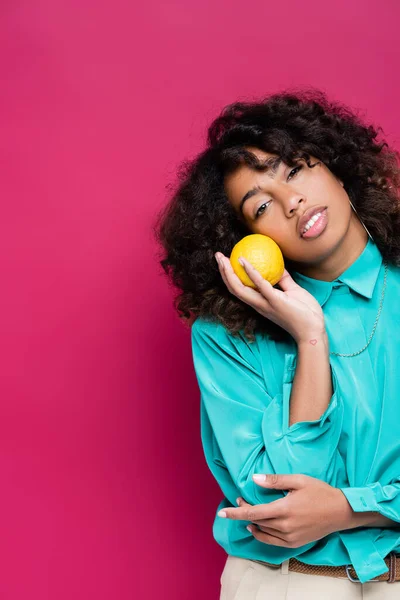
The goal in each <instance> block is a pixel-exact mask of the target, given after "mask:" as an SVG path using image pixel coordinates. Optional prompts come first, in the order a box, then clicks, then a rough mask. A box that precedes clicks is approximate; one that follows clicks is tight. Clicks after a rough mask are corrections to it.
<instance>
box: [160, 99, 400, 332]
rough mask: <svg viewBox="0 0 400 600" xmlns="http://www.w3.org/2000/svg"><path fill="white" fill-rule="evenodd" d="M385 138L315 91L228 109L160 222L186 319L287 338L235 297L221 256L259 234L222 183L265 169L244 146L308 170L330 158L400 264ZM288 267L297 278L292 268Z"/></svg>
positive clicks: (397, 178) (394, 189) (399, 230)
mask: <svg viewBox="0 0 400 600" xmlns="http://www.w3.org/2000/svg"><path fill="white" fill-rule="evenodd" d="M380 132H383V130H382V128H381V127H374V126H373V125H368V124H365V123H364V122H363V120H362V118H361V117H360V116H359V115H358V114H357V113H356V112H355V111H353V110H351V109H349V108H348V107H346V106H345V105H344V104H342V103H339V102H334V101H332V100H329V99H328V98H327V96H326V94H325V93H324V92H322V91H320V90H317V89H315V88H307V89H305V90H304V89H303V90H300V91H289V90H284V91H283V92H278V93H275V94H273V95H270V96H268V97H267V98H265V99H263V100H261V101H257V102H235V103H233V104H230V105H229V106H227V107H225V108H224V109H223V111H222V112H221V114H220V116H218V117H217V118H216V119H215V120H214V121H213V122H212V123H211V125H210V127H209V129H208V137H207V146H206V149H205V150H204V151H203V152H201V153H200V154H199V155H198V156H196V157H195V158H194V159H193V160H189V161H186V162H183V163H182V164H181V165H180V168H179V169H178V184H177V186H176V187H175V189H174V190H173V192H172V194H173V195H172V198H171V199H170V201H169V202H168V204H167V205H166V206H165V207H164V208H163V209H162V210H161V211H160V213H159V214H158V215H157V216H156V221H155V224H154V226H153V233H154V235H155V237H156V240H157V242H158V243H159V244H160V245H161V246H162V249H163V254H162V257H161V255H160V257H159V258H160V264H161V267H162V269H163V271H164V272H165V273H166V274H167V275H168V276H169V278H170V281H171V283H172V284H173V286H174V287H175V288H177V289H178V290H179V293H178V295H177V296H176V297H175V299H174V307H175V308H176V310H177V311H178V315H179V318H180V319H181V320H182V321H184V322H185V323H189V325H191V324H192V323H193V321H194V320H195V319H196V318H197V317H199V316H201V317H204V318H205V319H207V320H211V321H218V322H220V323H222V324H223V325H224V326H225V327H226V328H227V329H228V330H229V332H230V333H231V334H232V335H234V336H237V335H239V332H240V331H242V332H243V334H244V335H245V336H246V338H247V340H248V341H249V342H253V341H254V340H255V337H254V333H255V331H256V330H257V331H259V332H261V333H264V334H267V335H268V336H269V337H271V338H272V339H275V340H276V341H279V340H283V339H287V337H288V335H289V334H287V332H286V331H284V330H283V329H282V328H281V327H279V326H278V325H276V324H275V323H273V322H272V321H270V320H268V319H266V318H265V317H263V316H262V315H261V314H260V313H258V312H257V311H256V310H255V309H253V308H252V307H251V306H249V305H248V304H246V303H244V302H243V301H241V300H239V299H238V298H237V297H236V296H234V295H233V294H231V293H230V292H229V290H228V289H227V287H226V285H225V284H224V282H223V280H222V278H221V275H220V272H219V269H218V265H217V262H216V260H215V257H214V254H215V252H217V251H220V252H222V253H223V254H225V256H229V255H230V253H231V251H232V248H233V247H234V245H235V244H236V243H237V242H238V241H239V240H240V239H241V238H243V237H244V236H246V235H249V234H250V233H252V232H251V231H250V230H249V229H248V228H247V227H246V225H245V224H244V223H243V222H242V221H241V220H240V219H239V216H238V215H237V214H236V213H235V211H234V209H233V207H232V205H231V204H230V203H229V201H228V198H227V196H226V193H225V190H224V183H223V182H224V177H225V175H226V174H227V173H230V172H233V171H234V170H235V169H236V168H237V167H238V166H239V165H240V164H243V163H244V162H245V163H247V164H251V165H252V167H253V168H255V169H257V168H258V167H257V164H256V162H257V161H256V160H255V157H254V155H253V154H251V153H249V152H246V150H245V147H250V146H251V147H256V148H259V149H260V150H264V151H266V152H268V153H272V154H277V155H278V156H279V157H281V159H282V160H283V161H284V162H285V163H286V164H287V165H288V166H295V164H296V162H295V161H296V159H298V158H299V157H300V158H303V159H305V160H306V162H307V164H308V166H310V163H309V161H310V155H312V156H314V157H316V158H318V159H320V160H321V161H322V162H324V163H325V165H326V166H327V167H328V168H329V169H330V170H331V171H332V173H333V174H334V175H336V176H337V177H338V178H340V179H341V180H342V181H343V184H344V188H345V190H346V192H347V194H348V195H349V197H350V199H351V201H352V203H353V205H354V206H355V208H356V210H357V213H358V214H359V217H360V218H361V219H362V220H363V222H364V223H365V225H366V227H367V228H368V230H369V231H370V233H371V235H372V236H373V238H374V241H375V243H376V244H377V246H378V248H379V250H380V251H381V253H382V256H383V258H384V259H386V260H387V261H388V262H391V263H394V264H399V263H400V203H399V195H398V193H399V184H400V168H399V161H398V158H399V153H398V152H397V151H396V150H394V149H393V148H390V147H389V144H388V143H387V142H386V141H384V140H382V141H381V142H378V140H377V137H378V134H379V133H380ZM252 157H253V158H252ZM285 262H286V261H285ZM286 268H287V269H288V271H289V272H290V265H289V264H286Z"/></svg>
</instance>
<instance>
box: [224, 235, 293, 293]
mask: <svg viewBox="0 0 400 600" xmlns="http://www.w3.org/2000/svg"><path fill="white" fill-rule="evenodd" d="M240 256H243V257H244V258H246V259H247V260H248V261H249V262H250V263H251V264H252V265H253V267H254V268H255V269H257V271H259V272H260V273H261V275H262V276H263V277H264V279H266V280H267V281H269V282H270V284H271V285H275V284H276V283H278V281H279V280H280V278H281V277H282V275H283V272H284V269H285V264H284V261H283V255H282V252H281V249H280V248H279V246H278V244H277V243H276V242H274V240H273V239H272V238H270V237H268V236H267V235H262V234H260V233H253V234H251V235H246V236H245V237H244V238H242V239H241V240H240V241H239V242H238V243H237V244H235V246H234V247H233V250H232V252H231V255H230V261H231V265H232V268H233V270H234V272H235V273H236V275H237V276H238V277H239V279H240V281H241V282H242V283H243V284H244V285H248V286H249V287H252V288H254V289H256V286H255V285H254V283H253V281H252V280H251V279H250V278H249V276H248V275H247V273H246V271H245V269H244V267H242V265H241V264H240V262H239V260H238V259H239V258H240Z"/></svg>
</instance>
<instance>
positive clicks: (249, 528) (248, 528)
mask: <svg viewBox="0 0 400 600" xmlns="http://www.w3.org/2000/svg"><path fill="white" fill-rule="evenodd" d="M246 529H247V530H248V531H250V533H253V530H252V529H251V527H250V525H247V527H246Z"/></svg>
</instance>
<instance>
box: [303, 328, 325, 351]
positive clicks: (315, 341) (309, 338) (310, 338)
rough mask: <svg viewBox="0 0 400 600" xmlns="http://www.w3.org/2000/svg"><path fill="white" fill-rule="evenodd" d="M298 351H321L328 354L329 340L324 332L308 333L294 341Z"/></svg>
mask: <svg viewBox="0 0 400 600" xmlns="http://www.w3.org/2000/svg"><path fill="white" fill-rule="evenodd" d="M296 343H297V348H298V350H300V349H302V350H305V349H309V348H315V349H321V348H322V349H323V350H325V351H326V352H329V340H328V334H327V333H326V330H323V331H318V332H312V331H311V332H308V333H307V335H304V336H302V337H301V338H299V339H298V340H296Z"/></svg>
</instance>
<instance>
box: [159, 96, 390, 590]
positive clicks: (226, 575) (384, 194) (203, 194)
mask: <svg viewBox="0 0 400 600" xmlns="http://www.w3.org/2000/svg"><path fill="white" fill-rule="evenodd" d="M378 134H379V130H377V129H376V128H374V127H373V126H372V125H367V124H365V123H364V122H363V121H362V120H361V119H360V117H359V116H358V115H356V114H355V113H354V112H352V111H351V110H349V109H348V108H346V107H345V106H343V105H341V104H340V103H334V102H332V101H329V100H328V98H327V97H326V95H325V94H323V93H322V92H318V91H316V90H309V91H306V92H304V91H303V92H299V93H293V92H283V93H277V94H274V95H271V96H269V97H267V98H266V99H265V100H264V101H262V102H248V103H235V104H232V105H231V106H228V107H227V108H226V109H225V110H224V111H223V112H222V114H221V115H220V116H219V117H218V118H216V120H215V121H214V122H213V123H212V124H211V126H210V128H209V132H208V143H207V147H206V149H205V150H204V152H202V153H201V154H200V155H199V156H198V157H196V158H195V159H194V160H193V161H191V162H190V163H188V164H187V165H186V168H184V169H183V170H182V172H181V181H180V184H179V186H178V188H177V190H176V191H175V194H174V196H173V198H172V200H171V202H170V203H169V204H168V206H167V207H166V209H165V210H164V211H163V213H162V214H161V215H160V216H159V221H158V223H157V226H156V232H157V236H158V240H159V241H160V243H161V244H162V246H163V248H164V249H165V251H166V256H165V257H164V258H163V260H162V261H161V264H162V266H163V268H164V270H165V272H166V273H168V274H169V276H170V277H171V279H172V281H173V282H174V284H175V285H176V286H177V287H178V288H179V290H180V294H179V296H178V297H177V299H176V308H177V310H178V312H179V315H180V316H181V317H182V319H184V320H189V321H190V319H191V318H193V317H194V318H195V320H194V323H193V325H192V330H191V331H192V350H193V360H194V367H195V371H196V376H197V380H198V384H199V388H200V392H201V435H202V443H203V448H204V453H205V458H206V461H207V464H208V466H209V468H210V470H211V472H212V473H213V475H214V477H215V478H216V480H217V482H218V484H219V486H220V488H221V491H222V492H223V494H224V498H223V500H222V501H221V503H220V504H219V506H218V512H217V515H216V517H215V521H214V528H213V533H214V537H215V539H216V541H217V542H218V543H219V544H220V545H221V546H222V547H223V548H224V549H225V551H226V552H227V555H228V556H227V560H226V563H225V567H224V570H223V573H222V576H221V584H222V588H221V596H220V597H221V598H222V599H223V600H233V599H234V598H235V600H240V599H253V598H254V599H256V598H257V599H258V600H260V599H262V598H274V599H277V600H279V599H281V598H282V599H283V598H286V597H288V598H289V597H290V598H291V599H292V600H294V599H297V598H308V599H309V598H318V599H320V598H324V599H327V598H336V597H337V595H338V594H339V595H341V597H342V598H344V599H347V598H349V599H350V598H380V599H382V598H385V599H386V598H398V597H399V595H400V452H399V449H400V402H399V400H398V393H399V390H400V373H399V371H398V370H397V362H398V358H399V357H400V345H399V343H398V339H399V334H400V308H399V303H398V298H399V297H400V268H399V265H400V208H399V207H400V205H399V197H398V189H399V185H400V170H399V164H398V156H399V155H398V153H397V152H396V151H394V150H393V149H391V148H390V147H389V146H388V144H387V143H386V142H384V141H381V142H378V140H377V138H378ZM251 233H261V234H264V235H267V236H270V237H271V238H272V239H273V240H275V242H276V243H277V244H278V245H279V247H280V248H281V250H282V253H283V256H284V260H285V267H286V268H285V272H284V274H283V276H282V278H281V280H280V281H279V283H278V284H277V286H275V287H273V286H271V284H269V282H268V281H266V280H264V279H263V278H262V277H261V275H260V274H259V273H258V271H257V270H256V269H254V268H253V267H252V266H251V265H250V264H249V263H248V262H247V261H244V263H243V264H244V267H245V269H246V271H247V273H248V275H249V277H250V278H251V279H252V280H253V282H254V283H255V285H256V289H252V288H250V287H249V286H245V285H243V284H242V283H241V282H240V280H239V278H238V277H237V276H236V275H235V273H234V272H233V270H232V268H231V266H230V261H229V258H228V257H229V255H230V252H231V250H232V248H233V246H234V245H235V244H236V243H237V242H238V241H239V240H240V239H241V238H242V237H244V236H245V235H249V234H251ZM217 263H218V264H217ZM256 475H257V476H258V477H256ZM238 505H239V506H238ZM388 582H390V585H387V583H388Z"/></svg>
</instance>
